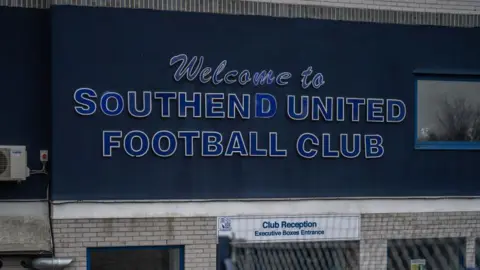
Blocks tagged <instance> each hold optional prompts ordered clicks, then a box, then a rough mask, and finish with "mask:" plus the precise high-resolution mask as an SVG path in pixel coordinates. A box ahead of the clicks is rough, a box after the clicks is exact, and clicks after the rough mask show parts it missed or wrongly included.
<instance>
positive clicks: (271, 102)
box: [255, 93, 277, 118]
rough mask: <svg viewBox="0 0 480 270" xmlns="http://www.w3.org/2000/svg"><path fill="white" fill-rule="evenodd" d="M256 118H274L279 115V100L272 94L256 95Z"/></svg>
mask: <svg viewBox="0 0 480 270" xmlns="http://www.w3.org/2000/svg"><path fill="white" fill-rule="evenodd" d="M255 106H256V108H255V117H256V118H272V117H273V116H275V114H276V113H277V100H276V99H275V97H274V96H273V95H271V94H267V93H257V94H255Z"/></svg>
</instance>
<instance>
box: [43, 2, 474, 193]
mask: <svg viewBox="0 0 480 270" xmlns="http://www.w3.org/2000/svg"><path fill="white" fill-rule="evenodd" d="M446 37H448V42H445V39H446ZM479 47H480V30H479V29H456V28H441V27H430V26H428V27H427V26H425V27H424V26H401V25H387V24H368V23H352V22H334V21H321V20H303V19H279V18H269V17H252V16H226V15H215V14H192V13H184V12H182V13H176V12H156V11H145V10H124V9H100V8H79V7H55V8H54V9H53V10H52V52H53V54H52V78H53V82H52V83H53V86H52V94H53V95H52V96H53V101H52V102H53V155H52V156H53V158H54V163H55V167H54V171H53V180H52V181H53V196H54V199H58V200H89V199H192V198H195V199H211V198H253V197H255V198H272V197H349V196H355V197H358V196H373V197H375V196H442V195H480V182H478V181H476V180H475V179H476V178H477V177H476V176H477V174H476V172H475V171H474V170H473V169H472V168H474V167H475V166H476V164H477V163H478V161H480V155H479V154H478V153H476V152H474V151H421V150H415V149H414V138H413V136H412V134H414V131H415V120H414V118H415V117H414V105H415V90H414V82H415V76H416V75H415V74H414V71H415V70H418V69H443V70H479V69H480V61H479V60H480V51H479V50H478V48H479ZM181 53H186V54H188V55H189V56H195V55H196V56H200V55H202V56H204V57H205V61H206V64H208V65H209V66H213V67H215V66H216V65H218V63H220V62H221V61H222V60H228V67H232V68H233V67H235V68H237V69H239V70H242V69H244V68H247V69H250V70H255V71H256V70H261V69H270V68H271V69H273V70H275V71H276V72H281V71H289V72H292V73H293V74H294V76H293V77H292V79H291V80H290V83H289V84H288V85H287V86H283V87H274V86H262V87H253V86H251V85H246V86H238V85H233V84H232V85H228V86H227V85H225V84H221V85H216V86H213V85H212V84H201V83H199V82H188V81H185V80H183V81H181V82H176V81H175V80H173V78H172V76H173V73H174V72H175V68H173V67H170V65H169V60H170V58H171V57H172V56H174V55H177V54H181ZM308 66H312V67H313V69H314V70H315V71H316V72H322V74H323V75H324V78H325V81H326V83H325V85H324V86H322V87H321V88H320V89H318V90H315V89H308V90H304V89H302V88H301V87H300V79H301V78H300V75H299V74H300V73H301V72H302V70H304V69H305V68H307V67H308ZM80 87H89V88H92V89H95V90H96V92H97V94H99V95H101V94H102V93H104V92H106V91H116V92H118V93H120V94H121V95H123V96H126V95H127V91H131V90H134V91H145V90H151V91H174V92H178V91H185V92H194V91H195V92H204V93H205V92H222V93H238V94H241V93H247V94H254V93H258V92H265V93H271V94H273V95H275V96H276V98H277V101H278V104H279V110H278V113H277V115H276V116H275V117H274V118H271V119H249V120H239V119H235V120H232V119H228V120H227V119H224V120H221V119H208V120H205V119H193V118H187V119H178V118H177V117H176V116H175V117H171V118H163V119H162V118H161V117H160V107H159V105H158V104H157V103H155V104H154V109H153V114H152V115H151V116H150V117H148V118H145V119H135V118H133V117H130V116H129V115H128V114H127V113H123V114H121V115H119V116H115V117H108V116H105V115H103V114H101V113H99V112H97V113H96V114H94V115H92V116H80V115H78V114H77V113H75V111H74V106H75V102H74V100H73V93H74V91H75V90H76V89H78V88H80ZM288 94H292V95H297V96H300V95H309V96H312V95H319V96H323V97H324V96H335V97H337V96H340V97H342V96H343V97H362V98H370V97H376V98H390V99H401V100H403V101H404V102H405V104H406V106H407V117H406V119H405V120H404V121H403V122H402V123H398V124H392V123H366V122H365V121H364V117H365V115H364V114H362V121H360V122H358V123H351V122H350V121H345V122H323V121H320V122H318V121H317V122H315V121H308V120H307V121H292V120H289V119H288V118H287V117H286V116H285V113H284V112H285V102H286V95H288ZM174 108H175V107H174ZM346 115H347V116H348V115H350V112H348V114H346ZM134 129H138V130H142V131H144V132H146V134H148V136H153V134H154V133H155V132H156V131H158V130H164V129H166V130H171V131H173V132H176V131H178V130H214V131H218V132H221V133H223V134H224V136H228V134H230V133H231V132H232V131H233V130H239V131H242V132H248V131H258V132H259V134H261V136H262V137H261V140H260V145H263V144H265V143H266V141H267V139H266V137H265V134H268V132H278V136H279V144H280V145H281V146H282V147H285V148H286V149H287V150H288V152H289V154H288V157H285V158H266V157H238V156H234V157H218V158H205V157H201V156H200V155H198V153H199V151H200V146H198V145H197V146H196V147H195V151H196V153H197V154H195V155H194V156H193V157H185V156H184V154H183V144H180V145H179V152H177V153H176V154H175V155H173V156H172V157H169V158H159V157H157V156H155V155H154V154H153V153H152V151H149V152H148V153H147V154H146V155H145V156H143V157H141V158H132V157H130V156H128V155H126V154H125V153H124V152H123V150H122V149H115V150H114V152H113V154H112V157H109V158H107V157H103V156H102V131H103V130H121V131H122V132H123V134H126V133H127V132H128V131H130V130H134ZM304 132H311V133H314V134H317V135H318V136H321V134H322V133H330V134H331V136H332V138H333V142H332V145H338V138H339V135H340V134H341V133H348V134H353V133H360V134H380V135H381V136H383V140H384V142H383V145H384V149H385V153H384V155H383V157H381V158H379V159H365V158H364V156H363V152H362V155H361V156H360V157H358V158H355V159H345V158H341V159H323V158H321V157H316V158H314V159H312V160H306V159H303V158H301V157H299V156H298V155H297V154H296V148H295V141H296V138H297V137H298V136H299V135H300V134H302V133H304Z"/></svg>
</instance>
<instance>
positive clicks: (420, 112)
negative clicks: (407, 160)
mask: <svg viewBox="0 0 480 270" xmlns="http://www.w3.org/2000/svg"><path fill="white" fill-rule="evenodd" d="M414 136H415V149H423V150H480V72H478V73H476V72H430V71H416V72H415V135H414Z"/></svg>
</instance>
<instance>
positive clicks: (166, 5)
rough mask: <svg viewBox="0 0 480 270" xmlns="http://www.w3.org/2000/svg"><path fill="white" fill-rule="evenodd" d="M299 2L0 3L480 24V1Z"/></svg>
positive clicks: (5, 1) (2, 0) (6, 1)
mask: <svg viewBox="0 0 480 270" xmlns="http://www.w3.org/2000/svg"><path fill="white" fill-rule="evenodd" d="M279 1H280V0H279ZM295 3H297V4H285V3H274V2H271V1H265V2H254V1H244V0H0V6H2V5H3V6H5V5H6V6H15V7H34V8H48V7H50V5H82V6H99V7H118V8H120V7H122V8H143V9H155V10H176V11H188V12H208V13H222V14H245V15H261V16H274V17H288V18H311V19H327V20H344V21H362V22H378V23H395V24H416V25H441V26H455V27H478V26H480V9H479V6H480V1H472V0H457V1H449V0H448V1H447V0H428V1H426V0H397V1H382V0H328V1H320V0H316V1H308V2H307V1H306V0H295ZM305 3H307V4H305ZM312 3H313V4H312Z"/></svg>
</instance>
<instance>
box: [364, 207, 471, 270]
mask: <svg viewBox="0 0 480 270" xmlns="http://www.w3.org/2000/svg"><path fill="white" fill-rule="evenodd" d="M361 223H362V225H361V235H362V236H361V237H362V241H361V243H360V265H361V269H362V270H369V269H386V264H387V249H386V248H387V239H415V238H417V239H420V238H448V237H463V238H465V239H466V254H465V261H466V266H467V267H473V266H474V264H475V238H476V237H479V236H480V212H451V213H438V212H437V213H411V214H364V215H362V220H361Z"/></svg>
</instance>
